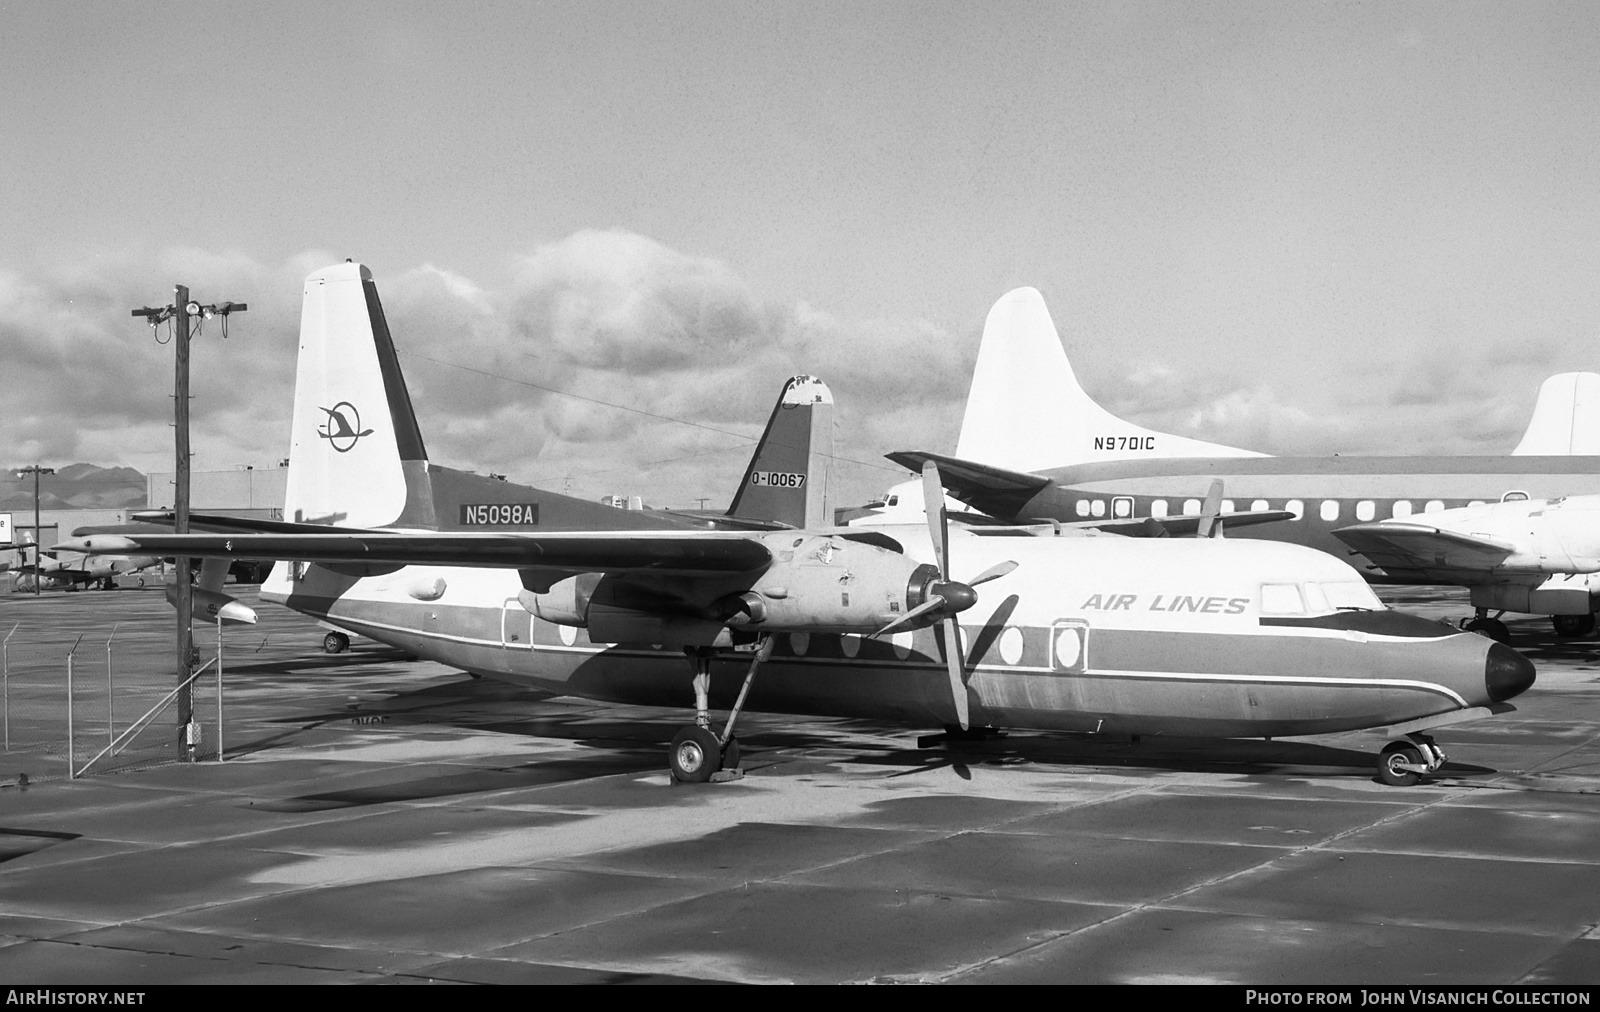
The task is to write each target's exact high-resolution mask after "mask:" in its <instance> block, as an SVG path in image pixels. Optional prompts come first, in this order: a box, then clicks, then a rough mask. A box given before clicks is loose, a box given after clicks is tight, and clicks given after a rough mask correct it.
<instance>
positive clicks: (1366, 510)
mask: <svg viewBox="0 0 1600 1012" xmlns="http://www.w3.org/2000/svg"><path fill="white" fill-rule="evenodd" d="M1376 507H1377V504H1376V503H1374V502H1373V501H1372V500H1371V499H1363V500H1361V501H1360V502H1358V503H1356V519H1357V520H1362V521H1366V520H1371V519H1372V515H1373V511H1374V510H1375V509H1376Z"/></svg>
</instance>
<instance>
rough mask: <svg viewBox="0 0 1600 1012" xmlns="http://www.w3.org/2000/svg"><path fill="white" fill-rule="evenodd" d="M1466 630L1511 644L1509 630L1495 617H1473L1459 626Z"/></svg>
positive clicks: (1497, 641)
mask: <svg viewBox="0 0 1600 1012" xmlns="http://www.w3.org/2000/svg"><path fill="white" fill-rule="evenodd" d="M1461 628H1462V629H1463V630H1464V631H1466V632H1472V633H1477V634H1478V635H1480V636H1487V637H1489V638H1490V639H1492V640H1494V641H1495V642H1496V643H1504V644H1506V645H1507V646H1509V645H1510V644H1511V632H1510V630H1508V629H1507V628H1506V624H1505V623H1504V622H1502V621H1500V620H1499V619H1497V618H1475V619H1473V620H1472V621H1470V622H1468V623H1467V624H1466V625H1464V626H1462V627H1461Z"/></svg>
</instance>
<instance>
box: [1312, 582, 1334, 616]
mask: <svg viewBox="0 0 1600 1012" xmlns="http://www.w3.org/2000/svg"><path fill="white" fill-rule="evenodd" d="M1305 593H1306V611H1308V612H1310V613H1311V614H1313V615H1321V614H1324V613H1326V612H1330V611H1332V610H1333V609H1332V608H1330V607H1328V599H1327V598H1326V597H1324V596H1323V594H1322V587H1321V586H1320V585H1319V584H1315V583H1308V584H1306V585H1305Z"/></svg>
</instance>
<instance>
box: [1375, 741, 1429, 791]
mask: <svg viewBox="0 0 1600 1012" xmlns="http://www.w3.org/2000/svg"><path fill="white" fill-rule="evenodd" d="M1402 764H1407V765H1411V766H1424V765H1426V762H1425V761H1424V760H1423V758H1422V750H1421V749H1419V748H1417V747H1416V746H1415V745H1413V744H1411V743H1410V742H1408V741H1391V742H1390V743H1389V744H1387V745H1385V746H1384V747H1383V754H1382V755H1380V756H1379V757H1378V779H1379V780H1381V781H1383V782H1384V783H1386V784H1388V785H1389V786H1390V787H1415V786H1416V785H1417V783H1418V782H1419V781H1420V780H1421V779H1422V774H1421V773H1418V772H1416V771H1415V770H1408V769H1404V768H1403V767H1402Z"/></svg>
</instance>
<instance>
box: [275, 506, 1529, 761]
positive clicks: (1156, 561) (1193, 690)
mask: <svg viewBox="0 0 1600 1012" xmlns="http://www.w3.org/2000/svg"><path fill="white" fill-rule="evenodd" d="M895 537H897V538H899V539H901V540H902V542H903V543H904V544H905V545H906V547H907V551H908V554H910V555H912V556H913V557H914V558H921V557H925V556H926V555H928V554H931V553H929V552H928V549H927V538H926V534H925V533H922V532H918V531H915V530H912V531H904V530H898V531H897V532H896V533H895ZM951 554H952V556H953V558H954V560H955V571H956V572H957V573H958V574H965V573H967V572H968V571H969V570H970V571H972V572H976V571H978V570H981V569H984V568H986V567H987V566H990V565H993V564H994V563H997V562H1000V561H1002V560H1006V559H1015V560H1016V561H1019V562H1020V563H1021V565H1020V566H1019V567H1018V569H1017V570H1016V571H1014V572H1013V573H1011V574H1010V575H1008V576H1005V577H1002V578H1000V579H997V580H995V581H994V582H993V583H990V584H986V585H984V586H983V587H982V588H980V596H979V600H978V603H977V604H976V605H975V606H974V607H972V608H971V609H969V610H968V611H966V612H964V613H963V614H962V616H961V629H962V638H963V640H964V647H963V650H962V654H963V656H964V657H965V659H966V664H965V668H966V677H965V682H966V691H967V693H968V701H969V705H970V708H971V714H972V720H973V722H974V723H977V724H989V725H993V726H1001V727H1023V728H1038V729H1049V730H1066V731H1097V730H1098V731H1105V732H1122V733H1134V734H1180V735H1196V736H1216V737H1252V736H1274V737H1276V736H1285V735H1303V734H1318V733H1328V732H1337V731H1345V730H1351V729H1356V728H1365V727H1376V726H1383V725H1389V724H1397V723H1401V722H1405V721H1412V720H1418V719H1422V718H1430V717H1435V716H1440V715H1447V714H1450V713H1452V712H1456V711H1460V710H1463V709H1467V708H1470V707H1481V706H1488V705H1491V704H1493V703H1496V702H1499V701H1501V700H1503V699H1506V698H1509V696H1511V695H1515V694H1516V692H1520V691H1521V690H1522V689H1523V688H1525V687H1526V686H1527V684H1529V683H1531V681H1532V667H1531V665H1529V664H1528V663H1527V662H1526V661H1525V660H1523V659H1522V658H1521V657H1520V656H1519V655H1516V654H1515V653H1514V652H1512V651H1510V650H1509V649H1508V648H1505V647H1503V646H1499V645H1498V644H1493V643H1491V642H1490V641H1488V640H1486V639H1484V638H1482V637H1479V636H1474V635H1469V634H1462V633H1458V632H1455V631H1454V630H1451V629H1450V628H1448V627H1446V626H1442V625H1440V624H1439V623H1435V622H1428V621H1425V620H1422V619H1417V618H1414V617H1411V616H1406V615H1400V614H1397V613H1394V612H1390V611H1387V610H1382V609H1381V605H1379V604H1378V602H1377V601H1376V598H1372V597H1371V592H1370V590H1367V588H1366V587H1365V585H1364V584H1363V583H1361V581H1360V580H1359V579H1358V577H1357V574H1355V573H1354V572H1353V571H1352V570H1350V569H1349V568H1348V567H1346V566H1344V565H1343V564H1342V563H1340V562H1338V560H1336V559H1332V558H1329V557H1326V556H1321V555H1317V554H1315V553H1311V552H1307V551H1305V550H1303V549H1300V548H1297V547H1294V546H1284V545H1271V544H1260V545H1251V546H1249V547H1248V548H1246V546H1244V545H1240V544H1225V543H1219V542H1214V541H1202V540H1194V541H1181V542H1178V541H1170V540H1168V541H1139V540H1136V539H1125V538H1118V537H1113V536H1101V537H1062V538H1013V537H977V536H971V535H967V536H961V537H957V538H955V539H954V541H953V543H952V546H951ZM1146 556H1148V557H1146ZM440 580H442V581H443V582H444V584H445V586H446V590H445V592H444V593H443V594H441V595H439V596H437V597H434V598H433V599H431V600H419V599H417V597H416V596H414V593H413V591H414V590H415V588H418V587H425V588H427V589H428V590H427V592H428V593H429V594H432V593H434V592H436V591H437V589H438V586H439V581H440ZM519 589H521V584H520V583H519V581H518V579H517V576H516V574H515V572H513V571H508V570H486V569H453V568H433V567H407V568H406V569H402V570H399V571H398V572H395V573H392V574H389V575H387V576H377V577H363V578H357V577H353V576H346V575H340V574H338V573H335V572H333V571H331V570H329V569H326V568H324V567H320V566H315V565H312V566H304V565H301V566H298V567H291V566H289V565H285V564H280V565H279V566H278V567H276V568H275V570H274V573H273V575H272V578H271V579H270V580H269V581H268V583H267V584H266V585H265V586H264V587H263V597H264V598H266V599H268V600H274V601H278V602H280V603H283V604H286V605H287V606H289V607H291V608H294V609H295V610H297V611H301V612H304V613H306V614H308V615H313V616H315V617H318V618H322V619H326V620H328V621H330V622H332V623H334V624H336V625H338V626H340V627H342V628H345V629H348V630H351V631H354V632H358V633H361V634H363V635H365V636H369V637H371V638H373V639H376V640H379V641H381V642H385V643H390V644H393V645H395V646H398V647H401V648H403V649H405V650H407V651H410V652H412V653H416V654H417V655H419V656H423V657H427V658H430V659H433V660H437V661H440V662H443V663H445V664H450V665H453V666H456V667H460V668H463V669H465V670H468V671H472V672H475V673H478V674H483V675H487V676H491V677H495V678H500V679H508V680H512V681H517V682H521V683H523V684H527V685H530V686H533V687H537V688H540V689H544V690H547V691H551V692H556V693H561V694H570V695H577V696H582V697H586V698H593V699H603V700H610V701H615V702H625V703H633V704H643V705H655V706H668V707H687V706H690V705H691V703H692V696H691V694H690V690H689V680H690V668H689V666H688V664H687V663H686V662H685V659H684V656H683V654H682V653H681V652H680V651H678V650H675V649H671V648H658V647H652V646H651V645H649V644H611V643H596V642H592V641H591V640H590V639H589V636H588V633H587V631H586V630H585V629H583V628H576V627H573V626H570V625H557V624H553V623H551V622H547V621H544V620H543V619H539V618H536V617H534V616H533V615H530V614H529V613H528V612H527V611H526V610H524V609H523V607H522V606H521V605H520V604H519V603H518V600H517V591H518V590H519ZM1362 594H1365V598H1364V599H1363V598H1361V595H1362ZM1356 600H1365V601H1370V604H1371V605H1372V606H1375V607H1376V608H1377V609H1378V610H1372V611H1367V610H1336V608H1335V607H1332V606H1330V605H1329V603H1328V602H1330V601H1333V602H1339V601H1347V602H1348V601H1356ZM942 641H943V636H942V634H941V633H940V632H939V631H938V630H937V629H936V628H925V629H919V630H916V631H914V632H902V633H897V634H895V635H893V636H886V637H884V638H883V639H881V640H875V639H870V638H865V637H862V636H859V635H844V636H837V635H820V634H811V635H805V634H779V635H777V636H776V637H775V648H774V652H773V655H772V657H771V659H770V661H768V662H767V663H766V664H763V665H762V666H761V668H760V672H759V674H758V675H757V677H756V679H755V682H754V685H753V688H752V690H751V695H750V699H749V702H748V704H747V705H748V707H749V708H751V709H755V710H760V711H766V712H779V713H805V714H818V715H828V716H842V717H866V718H877V719H885V720H894V721H903V722H906V723H909V724H913V725H921V726H929V725H933V726H937V725H941V724H950V723H952V721H953V717H954V712H953V704H952V702H951V699H950V686H949V682H948V678H947V674H946V670H945V663H944V660H943V658H944V653H943V650H944V644H943V642H942ZM748 664H749V655H748V654H746V653H742V652H739V651H724V652H723V653H722V654H721V655H720V656H719V657H718V659H717V660H716V661H714V662H713V664H712V669H711V675H712V686H711V699H712V703H713V705H714V706H718V707H727V706H729V705H731V704H732V702H733V698H734V696H735V694H736V693H737V691H738V688H739V685H740V683H741V681H742V679H743V676H744V673H745V671H746V669H747V667H748Z"/></svg>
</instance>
